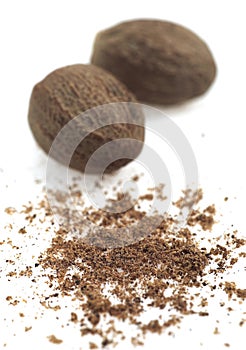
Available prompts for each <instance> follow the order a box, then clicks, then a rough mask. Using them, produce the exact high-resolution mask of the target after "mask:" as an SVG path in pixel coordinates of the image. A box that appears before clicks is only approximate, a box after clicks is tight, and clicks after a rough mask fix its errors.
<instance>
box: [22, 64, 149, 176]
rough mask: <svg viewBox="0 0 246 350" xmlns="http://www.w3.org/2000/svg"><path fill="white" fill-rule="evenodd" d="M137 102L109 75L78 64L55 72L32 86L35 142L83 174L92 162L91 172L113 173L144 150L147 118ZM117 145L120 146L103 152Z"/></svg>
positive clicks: (31, 109) (31, 117) (31, 114)
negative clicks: (96, 153)
mask: <svg viewBox="0 0 246 350" xmlns="http://www.w3.org/2000/svg"><path fill="white" fill-rule="evenodd" d="M123 102H124V103H123ZM136 102H137V101H136V99H135V97H134V95H133V94H132V93H131V92H129V91H128V89H127V88H126V87H125V86H124V85H123V84H122V83H121V82H119V81H118V80H117V79H116V78H115V77H113V76H112V75H111V74H110V73H108V72H106V71H104V70H103V69H101V68H99V67H96V66H93V65H83V64H76V65H71V66H67V67H63V68H60V69H57V70H55V71H54V72H52V73H51V74H49V75H48V76H47V77H46V78H45V79H44V80H42V81H41V82H40V83H38V84H37V85H35V86H34V88H33V91H32V95H31V99H30V105H29V114H28V120H29V125H30V128H31V130H32V132H33V135H34V137H35V139H36V141H37V142H38V144H39V145H40V146H41V147H42V148H43V150H44V151H45V152H47V153H49V152H50V155H51V156H52V157H53V158H55V159H57V160H58V161H60V162H62V163H64V164H66V165H69V166H71V167H73V168H75V169H78V170H80V171H82V172H83V171H85V169H86V165H87V162H88V161H89V160H90V159H93V161H92V162H91V163H90V167H89V168H88V172H92V173H97V172H101V171H102V167H105V171H107V172H110V171H114V170H117V169H119V168H120V167H122V166H124V165H126V164H127V163H129V162H130V161H131V160H132V159H134V158H136V157H137V156H138V154H139V153H140V151H141V149H142V144H143V141H144V115H143V113H142V110H141V109H140V105H139V104H137V103H136ZM54 140H56V141H57V142H56V141H54ZM116 140H118V141H120V142H118V143H117V144H113V145H112V147H108V148H106V149H105V150H104V149H103V148H102V146H105V145H106V144H107V143H109V144H110V142H111V141H116ZM54 145H55V146H54ZM51 146H52V148H51ZM73 148H74V149H73ZM101 148H102V151H101V152H100V153H99V156H97V157H93V154H94V152H96V151H97V150H100V149H101ZM51 149H52V152H51V151H50V150H51ZM71 151H72V153H71ZM68 157H69V159H68Z"/></svg>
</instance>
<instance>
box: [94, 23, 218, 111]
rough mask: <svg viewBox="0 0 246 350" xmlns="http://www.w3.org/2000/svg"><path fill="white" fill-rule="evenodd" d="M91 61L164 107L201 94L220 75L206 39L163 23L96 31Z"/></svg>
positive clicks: (148, 99) (140, 97) (142, 98)
mask: <svg viewBox="0 0 246 350" xmlns="http://www.w3.org/2000/svg"><path fill="white" fill-rule="evenodd" d="M91 62H92V63H93V64H95V65H97V66H100V67H102V68H104V69H106V70H108V71H109V72H111V73H113V74H114V75H115V76H116V77H117V78H118V79H119V80H121V81H122V82H123V83H124V84H126V86H127V87H128V88H129V89H130V90H131V91H132V92H133V93H134V94H135V95H136V96H137V98H138V99H139V100H141V101H145V102H150V103H156V104H163V105H169V104H175V103H180V102H183V101H186V100H188V99H190V98H193V97H196V96H199V95H201V94H203V93H204V92H205V91H206V90H207V89H208V88H209V86H210V85H211V83H212V82H213V80H214V78H215V74H216V66H215V62H214V59H213V57H212V54H211V52H210V50H209V48H208V46H207V45H206V44H205V42H204V41H203V40H201V39H200V38H199V37H198V36H197V35H196V34H194V33H193V32H191V31H190V30H189V29H186V28H184V27H183V26H180V25H177V24H174V23H170V22H167V21H159V20H133V21H129V22H124V23H121V24H118V25H116V26H114V27H111V28H109V29H107V30H104V31H102V32H100V33H98V35H97V37H96V39H95V43H94V51H93V54H92V58H91Z"/></svg>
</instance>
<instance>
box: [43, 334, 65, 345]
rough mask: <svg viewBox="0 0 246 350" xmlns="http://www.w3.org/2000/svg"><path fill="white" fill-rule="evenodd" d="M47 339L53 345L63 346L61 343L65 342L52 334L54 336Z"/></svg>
mask: <svg viewBox="0 0 246 350" xmlns="http://www.w3.org/2000/svg"><path fill="white" fill-rule="evenodd" d="M47 338H48V339H49V341H50V342H51V343H53V344H61V343H62V342H63V340H61V339H58V338H56V336H55V335H53V334H52V335H49V336H48V337H47Z"/></svg>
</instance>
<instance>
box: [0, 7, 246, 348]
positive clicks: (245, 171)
mask: <svg viewBox="0 0 246 350" xmlns="http://www.w3.org/2000/svg"><path fill="white" fill-rule="evenodd" d="M132 18H160V19H166V20H170V21H174V22H177V23H179V24H182V25H184V26H186V27H188V28H190V29H191V30H193V31H195V32H196V33H197V34H198V35H200V36H201V37H202V38H203V39H204V40H205V41H206V42H207V43H208V44H209V46H210V49H211V51H212V52H213V55H214V58H215V60H216V63H217V67H218V74H217V78H216V81H215V83H214V85H213V86H212V88H211V89H210V90H209V92H208V93H207V94H206V95H205V96H203V97H201V98H198V99H196V100H195V101H192V102H189V103H187V104H185V105H183V106H179V107H172V108H163V111H164V112H166V113H167V114H168V115H169V116H171V117H172V118H173V120H174V121H175V122H176V123H177V125H178V126H179V127H180V128H181V130H182V131H183V132H184V133H185V135H186V137H187V139H188V140H189V142H190V144H191V146H192V148H193V150H194V152H195V155H196V159H197V162H198V166H199V174H200V183H201V186H202V187H203V189H204V192H205V196H206V197H207V201H208V202H212V203H213V202H214V203H217V202H218V203H221V202H222V201H223V198H224V197H225V196H228V197H229V202H228V203H227V207H226V208H224V209H223V206H222V207H221V211H223V210H225V213H226V216H224V219H225V220H226V222H227V223H228V225H229V224H234V226H235V227H238V228H239V229H240V230H241V231H242V232H243V231H245V229H246V225H245V222H244V217H245V214H244V211H245V210H244V206H245V204H244V200H245V196H246V188H245V179H246V167H245V151H246V147H245V146H246V138H245V126H244V125H245V118H246V107H245V99H246V97H245V79H246V64H245V62H246V50H245V33H246V22H245V8H244V2H243V1H239V0H235V1H233V2H232V1H219V0H218V1H212V0H207V1H203V2H201V1H197V0H193V1H191V0H189V1H188V0H186V1H184V0H182V1H178V0H172V1H155V0H152V1H148V2H146V1H132V0H131V1H130V0H124V1H122V2H120V1H106V0H104V1H92V0H91V1H86V2H85V1H73V0H70V1H57V0H53V1H46V0H44V1H39V2H37V1H27V0H23V1H8V2H2V3H1V5H0V36H1V40H0V52H1V53H0V106H1V109H0V111H1V126H0V180H1V183H0V188H1V190H2V193H1V197H0V201H1V207H5V206H8V205H13V204H14V202H15V201H17V200H19V201H20V202H21V203H23V202H24V201H25V200H27V199H28V198H29V197H30V196H31V195H32V193H29V191H28V189H30V192H31V187H32V185H31V183H32V182H33V180H34V179H35V178H36V177H39V178H42V177H43V175H44V172H45V162H46V156H45V155H44V154H43V152H42V151H41V150H39V148H38V147H37V146H36V144H35V142H34V140H33V138H32V135H31V133H30V131H29V128H28V125H27V111H28V102H29V97H30V94H31V90H32V87H33V85H34V84H36V83H37V82H38V81H40V80H41V79H43V78H44V77H45V76H46V75H47V74H48V73H50V72H51V71H52V70H54V69H56V68H59V67H62V66H65V65H69V64H73V63H87V62H89V60H90V55H91V49H92V44H93V39H94V37H95V34H96V33H97V32H98V31H99V30H101V29H104V28H107V27H109V26H112V25H114V24H116V23H118V22H120V21H123V20H126V19H132ZM158 122H159V121H158ZM6 185H8V186H9V187H11V186H12V189H13V188H14V191H13V190H10V192H9V193H8V195H6V196H4V195H3V193H4V189H5V188H6ZM1 288H5V287H3V286H1ZM244 288H245V286H244ZM13 317H14V316H13ZM50 327H51V328H52V325H51V326H50ZM192 327H193V328H194V329H195V328H196V327H199V329H200V328H202V329H203V331H200V333H199V332H198V334H197V331H196V332H195V331H194V332H193V333H190V332H189V336H187V337H186V333H185V332H183V333H182V334H181V335H180V339H179V338H178V337H177V338H176V339H175V340H172V341H170V340H168V339H167V338H165V335H164V336H162V337H161V338H159V337H153V341H155V342H156V343H155V346H154V343H152V340H151V338H149V340H148V342H147V343H146V344H147V345H146V349H149V348H151V345H152V347H155V348H156V349H162V348H164V347H165V344H169V349H171V348H176V346H178V345H180V344H184V341H185V342H186V344H187V345H186V346H187V348H188V347H189V348H190V349H194V350H195V349H198V348H201V349H208V348H210V347H211V346H212V347H214V346H216V347H217V348H218V349H219V348H221V349H223V348H224V345H223V344H224V343H225V342H230V344H231V348H232V349H236V350H238V349H244V344H242V342H241V341H243V338H241V341H239V339H240V337H241V336H242V334H243V333H242V332H241V333H237V332H238V330H237V327H236V325H234V324H231V325H230V326H229V328H228V329H226V330H225V332H224V334H223V337H222V335H221V336H217V338H216V339H215V337H216V336H213V334H212V333H213V332H212V325H211V327H210V325H209V324H206V321H204V320H202V321H200V324H199V326H198V325H194V324H192V321H191V323H190V324H189V325H188V326H187V329H192ZM244 331H245V329H244ZM1 332H2V329H0V339H1V336H2V334H1ZM51 333H52V332H51ZM225 335H227V338H228V339H225ZM36 336H37V335H36ZM29 337H30V338H29V339H32V340H30V341H29V345H30V347H32V346H33V348H34V347H36V348H37V345H34V341H35V337H32V335H31V333H30V335H29ZM5 338H6V337H5ZM218 339H219V340H218ZM5 340H6V339H5ZM18 342H21V340H20V339H17V340H16V343H15V344H18ZM32 342H33V343H32ZM10 344H11V339H10ZM80 345H81V344H77V345H76V344H75V347H74V349H79V348H80ZM1 346H2V342H1V343H0V348H1ZM42 346H47V347H48V346H49V343H47V341H45V342H44V343H43V345H42ZM50 346H51V348H55V347H57V348H61V347H62V346H61V345H57V346H55V345H50ZM10 348H11V346H10ZM13 348H14V347H13ZM82 348H83V349H86V348H87V347H86V345H85V346H84V347H82Z"/></svg>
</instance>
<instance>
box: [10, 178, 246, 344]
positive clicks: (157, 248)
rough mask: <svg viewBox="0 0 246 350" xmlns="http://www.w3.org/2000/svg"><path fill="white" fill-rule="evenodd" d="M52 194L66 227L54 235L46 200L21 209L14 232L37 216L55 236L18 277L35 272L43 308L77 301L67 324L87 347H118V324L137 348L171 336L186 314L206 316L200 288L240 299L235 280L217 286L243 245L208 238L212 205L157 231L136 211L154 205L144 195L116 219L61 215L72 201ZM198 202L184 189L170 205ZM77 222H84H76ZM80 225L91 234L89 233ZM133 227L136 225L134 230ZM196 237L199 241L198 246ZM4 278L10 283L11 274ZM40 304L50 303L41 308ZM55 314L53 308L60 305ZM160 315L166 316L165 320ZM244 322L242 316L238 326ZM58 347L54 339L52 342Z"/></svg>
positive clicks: (86, 213)
mask: <svg viewBox="0 0 246 350" xmlns="http://www.w3.org/2000/svg"><path fill="white" fill-rule="evenodd" d="M75 188H76V185H75ZM162 189H163V186H162ZM151 190H152V191H155V189H150V191H151ZM52 195H53V196H54V197H56V199H57V200H58V202H59V205H58V207H57V213H56V214H57V215H61V216H63V217H66V216H67V217H68V218H69V220H68V222H69V225H65V226H64V227H61V228H59V229H57V230H55V225H54V222H53V221H52V220H53V219H50V218H52V212H51V210H50V208H49V203H48V200H47V198H46V197H45V196H44V198H43V199H42V200H41V201H40V203H39V206H38V209H37V207H35V208H34V206H33V205H32V204H29V205H28V206H26V207H25V208H24V210H23V211H22V215H25V222H26V223H25V226H23V227H20V228H19V233H20V234H23V235H25V234H26V232H28V226H30V225H33V221H35V220H36V218H37V216H39V213H38V211H39V210H40V211H42V217H43V219H42V220H41V219H40V220H39V222H38V223H35V224H34V225H36V227H37V229H38V225H43V223H44V222H45V220H47V218H49V220H51V223H52V224H51V226H50V227H48V228H47V230H53V231H54V234H53V238H52V242H51V245H50V247H49V248H48V249H46V250H45V251H44V252H43V253H42V254H41V256H39V258H38V260H37V261H35V263H34V266H33V267H27V269H26V270H25V271H23V272H22V274H19V275H18V278H20V277H21V276H29V277H30V278H32V269H33V268H34V267H37V266H39V267H41V268H42V271H43V274H44V275H45V277H46V278H47V279H48V281H49V286H50V289H51V290H52V293H50V295H46V296H44V295H41V296H40V298H41V299H42V300H41V303H42V305H44V306H45V307H46V308H50V309H54V310H55V308H54V307H53V306H50V305H52V300H53V299H54V298H55V299H56V303H57V301H58V302H59V297H60V298H62V297H64V296H66V297H70V298H71V300H76V302H79V310H78V309H76V308H73V307H72V306H71V312H70V315H71V316H70V322H72V323H74V324H76V325H77V326H78V328H79V330H80V333H81V335H82V336H89V339H90V342H89V347H90V349H96V348H102V347H107V346H111V345H113V346H116V345H117V343H118V342H119V341H121V342H122V341H123V340H124V339H125V334H124V332H123V331H122V329H121V324H123V323H124V324H125V323H127V324H129V325H131V326H132V327H134V328H133V329H134V331H135V333H132V335H131V342H132V344H133V345H143V344H144V339H145V335H146V333H148V332H153V333H158V334H161V333H162V332H163V331H165V330H167V329H172V331H169V334H170V335H172V334H173V329H174V328H175V327H176V326H178V325H179V324H180V322H181V321H182V319H183V318H184V317H185V316H187V315H199V316H201V317H205V316H208V312H207V306H208V299H207V297H206V293H205V294H204V290H206V291H208V290H210V291H211V293H212V296H213V293H215V290H216V289H217V290H218V289H219V290H220V291H222V292H224V293H226V294H228V297H229V298H237V300H239V302H242V301H243V300H245V299H246V290H244V289H240V288H237V286H236V284H235V283H234V282H231V281H224V280H223V275H224V274H225V272H226V271H227V270H228V269H231V268H232V267H233V265H235V264H236V263H237V262H238V259H239V258H245V257H246V253H245V252H243V251H242V247H244V246H245V244H246V241H245V240H244V239H242V238H238V235H237V232H236V231H234V232H233V233H232V234H231V233H225V234H224V235H223V237H221V235H220V236H219V237H212V235H211V236H210V233H211V230H212V229H213V225H214V224H215V215H216V210H215V206H214V205H210V206H208V207H206V208H205V209H204V210H200V209H192V210H191V211H190V215H189V216H188V218H187V220H186V224H185V225H184V226H183V227H179V226H177V222H176V217H175V216H174V217H171V216H170V215H169V216H167V215H165V216H163V217H162V219H161V221H160V223H159V224H158V227H157V228H155V229H153V227H155V222H156V220H160V215H159V214H158V215H156V216H152V217H149V218H147V219H146V220H145V218H146V217H145V214H146V213H145V211H142V210H141V206H140V202H141V201H151V200H152V199H153V196H152V194H151V193H147V194H146V195H143V196H141V197H139V199H138V201H137V202H136V203H135V204H134V206H133V207H131V208H130V209H128V210H126V211H124V210H119V213H111V212H108V211H105V210H103V209H97V210H95V209H93V208H92V207H85V208H83V209H81V210H77V211H76V212H69V213H68V212H67V210H68V209H67V201H69V200H70V199H71V198H68V197H67V196H66V195H65V194H63V193H57V192H56V193H53V194H52ZM71 196H72V197H73V198H74V199H76V201H78V202H80V203H82V204H83V203H84V201H83V196H82V194H81V192H80V191H72V192H71V194H70V197H71ZM160 197H161V198H163V200H165V196H163V195H161V194H160ZM120 199H122V194H120V193H116V199H111V200H109V202H108V205H109V206H110V205H116V203H118V201H119V200H120ZM201 199H202V191H201V190H199V191H198V192H197V193H195V194H192V195H191V192H189V191H188V192H184V195H183V197H181V198H180V200H179V201H177V202H176V203H175V205H176V207H178V208H181V209H182V208H184V207H185V206H188V207H189V208H191V207H192V206H193V204H194V203H195V204H196V205H197V204H198V202H199V201H200V200H201ZM130 201H131V197H130V195H129V196H126V197H125V202H126V203H125V202H124V201H123V202H122V203H123V205H124V204H127V207H129V202H130ZM119 209H122V208H119ZM6 212H7V213H8V214H9V215H15V210H14V209H13V208H7V209H6ZM78 217H79V218H83V219H82V220H80V221H78ZM85 219H86V220H89V221H90V222H92V223H93V224H94V225H96V226H97V227H98V229H97V230H95V229H92V230H90V229H89V231H88V227H87V226H86V224H85ZM139 222H141V223H142V224H141V225H138V223H139ZM130 224H131V225H132V226H131V229H130V230H129V232H128V235H126V236H125V235H123V236H124V237H123V238H122V236H120V235H119V233H120V232H121V231H120V230H121V229H122V228H124V227H128V226H129V225H130ZM76 225H79V227H76ZM83 225H85V230H86V232H87V234H86V236H85V237H84V238H83V239H82V238H81V237H80V235H79V234H78V233H76V232H77V231H79V232H81V230H82V231H83ZM198 227H199V229H198ZM109 229H110V231H109ZM109 232H110V235H109ZM202 232H203V233H205V235H204V236H203V238H202V239H200V240H199V239H198V237H199V236H202ZM204 237H205V238H204ZM200 238H201V237H200ZM201 241H202V242H203V243H204V241H206V244H204V247H201V243H198V242H201ZM101 242H103V244H101ZM222 242H223V243H222ZM9 277H14V273H13V274H12V275H11V274H9ZM35 283H36V281H35ZM57 298H58V299H57ZM47 300H48V301H49V303H46V301H47ZM221 306H225V304H224V305H222V304H221ZM56 308H58V309H59V304H58V306H57V307H56ZM151 310H155V315H156V317H155V318H153V316H151V315H152V314H151V312H150V317H149V316H148V312H149V311H151ZM165 310H168V311H169V313H168V317H167V314H165ZM80 311H82V312H83V316H82V317H80V316H78V314H79V313H80ZM170 311H171V312H170ZM148 317H149V319H148ZM122 322H123V323H122ZM243 323H244V319H243V318H242V321H241V325H243ZM216 332H217V333H218V329H217V328H216ZM214 334H216V333H214ZM94 336H100V338H101V340H100V342H98V337H97V338H96V339H97V341H94V340H93V337H94ZM48 339H49V340H50V341H52V342H54V339H56V338H55V336H53V335H52V336H49V337H48ZM61 342H62V340H59V342H58V341H56V343H57V344H58V343H61Z"/></svg>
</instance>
